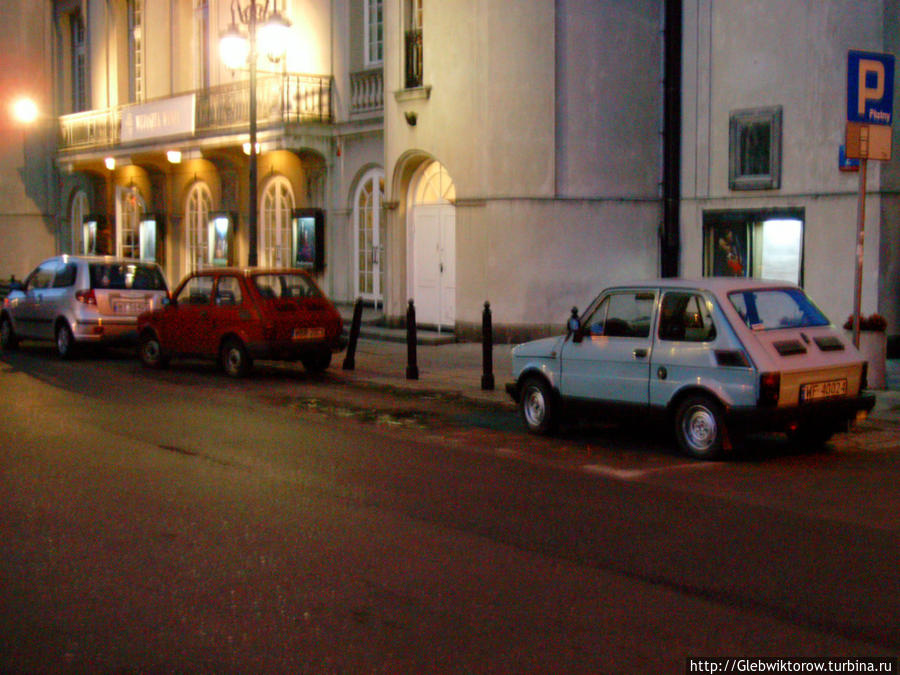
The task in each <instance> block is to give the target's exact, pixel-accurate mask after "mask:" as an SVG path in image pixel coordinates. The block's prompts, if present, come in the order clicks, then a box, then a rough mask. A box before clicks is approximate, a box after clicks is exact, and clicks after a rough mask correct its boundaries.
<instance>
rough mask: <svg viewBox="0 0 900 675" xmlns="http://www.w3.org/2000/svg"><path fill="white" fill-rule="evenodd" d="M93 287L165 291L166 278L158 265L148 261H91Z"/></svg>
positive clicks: (118, 289)
mask: <svg viewBox="0 0 900 675" xmlns="http://www.w3.org/2000/svg"><path fill="white" fill-rule="evenodd" d="M89 267H90V271H91V288H93V289H96V290H104V289H108V290H113V291H124V290H129V291H165V290H167V288H166V280H165V279H164V278H163V275H162V272H161V271H160V269H159V268H158V267H157V266H156V265H149V264H146V263H137V262H127V263H91V264H90V265H89Z"/></svg>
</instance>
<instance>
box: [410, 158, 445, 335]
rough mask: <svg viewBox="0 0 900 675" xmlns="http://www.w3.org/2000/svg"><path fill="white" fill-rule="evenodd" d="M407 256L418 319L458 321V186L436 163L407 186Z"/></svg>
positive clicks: (435, 323) (424, 168)
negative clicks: (408, 240) (408, 202)
mask: <svg viewBox="0 0 900 675" xmlns="http://www.w3.org/2000/svg"><path fill="white" fill-rule="evenodd" d="M409 194H410V202H411V203H410V207H409V238H410V242H409V256H410V260H411V265H410V270H411V276H412V279H411V282H410V288H411V289H412V296H413V298H414V300H415V302H416V320H417V322H418V323H421V324H423V325H432V326H437V327H438V329H440V328H441V327H453V326H454V324H455V323H456V207H455V206H454V202H455V201H456V188H455V186H454V184H453V181H452V179H451V178H450V174H448V173H447V170H446V169H445V168H444V166H443V165H442V164H441V163H440V162H435V161H432V162H427V163H425V164H424V165H422V166H421V167H420V168H419V170H418V171H417V172H416V174H415V176H414V177H413V180H412V182H411V184H410V193H409Z"/></svg>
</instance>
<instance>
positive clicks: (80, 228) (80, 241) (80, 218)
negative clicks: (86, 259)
mask: <svg viewBox="0 0 900 675" xmlns="http://www.w3.org/2000/svg"><path fill="white" fill-rule="evenodd" d="M88 210H89V206H88V196H87V193H86V192H85V191H84V190H77V191H76V192H75V194H74V195H72V204H71V206H70V207H69V229H70V230H71V232H72V240H71V244H72V245H71V247H70V252H71V253H75V254H79V253H88V251H87V250H85V248H84V218H85V216H86V215H87V214H88Z"/></svg>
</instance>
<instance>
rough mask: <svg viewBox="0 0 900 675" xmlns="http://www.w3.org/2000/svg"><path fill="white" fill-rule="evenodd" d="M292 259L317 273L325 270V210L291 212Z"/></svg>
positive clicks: (296, 210) (296, 264) (297, 264)
mask: <svg viewBox="0 0 900 675" xmlns="http://www.w3.org/2000/svg"><path fill="white" fill-rule="evenodd" d="M291 260H292V261H293V264H294V266H295V267H301V268H303V269H306V270H309V271H311V272H313V273H315V274H320V273H322V272H323V271H324V270H325V212H324V211H323V210H322V209H294V210H293V212H292V213H291Z"/></svg>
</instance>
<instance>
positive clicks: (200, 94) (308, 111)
mask: <svg viewBox="0 0 900 675" xmlns="http://www.w3.org/2000/svg"><path fill="white" fill-rule="evenodd" d="M194 93H195V97H196V108H195V123H194V129H195V131H194V136H195V137H208V136H216V135H220V134H228V133H242V132H243V131H244V130H245V129H246V128H247V127H248V126H249V124H250V87H249V85H248V83H247V82H246V81H243V82H235V83H232V84H226V85H222V86H218V87H211V88H209V89H204V90H200V91H197V92H194ZM256 106H257V113H256V114H257V124H258V125H259V128H261V129H265V128H267V127H277V126H290V125H302V124H309V123H330V122H331V121H332V119H333V113H332V106H331V77H330V76H326V75H299V74H287V75H269V76H261V77H259V78H258V80H257V82H256ZM128 107H129V106H119V107H117V108H109V109H105V110H90V111H87V112H82V113H75V114H73V115H64V116H63V117H60V119H59V124H60V150H61V151H73V150H88V149H92V148H111V147H115V146H117V145H119V144H120V143H121V142H122V113H123V111H124V110H126V109H127V108H128ZM167 140H170V141H171V140H173V139H171V138H169V139H167Z"/></svg>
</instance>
